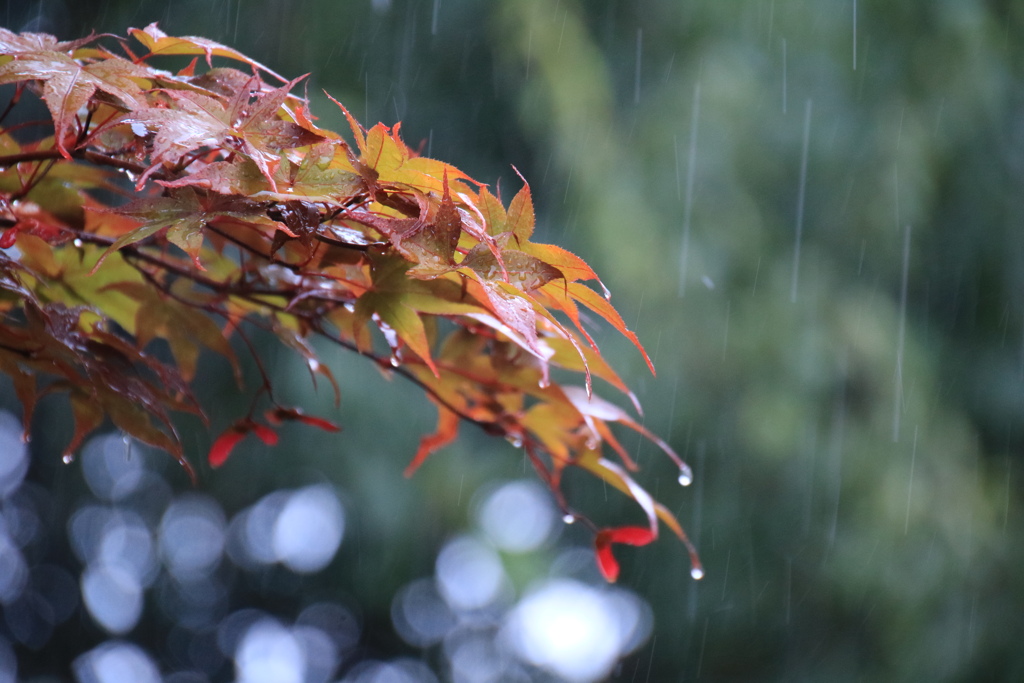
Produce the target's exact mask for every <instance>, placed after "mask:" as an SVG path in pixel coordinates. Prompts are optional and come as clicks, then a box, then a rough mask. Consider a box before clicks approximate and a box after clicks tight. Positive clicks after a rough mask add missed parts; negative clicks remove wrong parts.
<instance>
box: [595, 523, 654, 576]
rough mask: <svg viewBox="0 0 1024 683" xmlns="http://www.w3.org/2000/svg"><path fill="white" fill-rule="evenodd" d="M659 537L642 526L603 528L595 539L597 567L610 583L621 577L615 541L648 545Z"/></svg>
mask: <svg viewBox="0 0 1024 683" xmlns="http://www.w3.org/2000/svg"><path fill="white" fill-rule="evenodd" d="M656 538H657V534H655V533H654V532H653V531H651V530H650V529H648V528H647V527H642V526H622V527H618V528H615V529H602V530H601V531H599V532H597V537H596V538H595V539H594V549H595V551H596V553H597V568H598V569H600V570H601V575H602V576H604V578H605V580H606V581H608V582H609V583H614V582H615V580H616V579H618V578H619V562H618V560H616V559H615V555H613V554H612V544H613V543H623V544H626V545H637V546H639V545H647V544H648V543H650V542H651V541H653V540H655V539H656Z"/></svg>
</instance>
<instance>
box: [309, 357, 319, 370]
mask: <svg viewBox="0 0 1024 683" xmlns="http://www.w3.org/2000/svg"><path fill="white" fill-rule="evenodd" d="M309 370H310V372H319V371H320V361H318V360H317V359H316V358H310V359H309Z"/></svg>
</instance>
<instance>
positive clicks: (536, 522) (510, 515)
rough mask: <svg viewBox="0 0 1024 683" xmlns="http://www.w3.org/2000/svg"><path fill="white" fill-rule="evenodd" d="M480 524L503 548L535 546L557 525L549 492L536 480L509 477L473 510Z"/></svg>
mask: <svg viewBox="0 0 1024 683" xmlns="http://www.w3.org/2000/svg"><path fill="white" fill-rule="evenodd" d="M477 519H478V522H479V524H480V527H481V528H482V529H483V530H484V533H486V534H487V537H488V538H489V539H490V541H491V542H492V543H493V544H494V545H495V546H496V547H497V548H499V549H500V550H503V551H505V552H514V553H523V552H529V551H531V550H536V549H537V548H539V547H540V546H541V545H543V544H544V543H545V542H546V541H548V539H550V538H551V536H552V535H553V533H554V531H555V530H556V529H557V528H558V525H557V524H556V511H555V506H554V504H553V503H552V502H551V493H550V492H549V491H548V490H546V489H545V488H544V487H542V486H541V485H540V484H539V483H537V482H536V481H530V480H519V481H512V482H508V483H506V484H503V485H502V486H500V487H498V488H497V489H496V490H494V491H493V492H492V493H491V494H490V495H488V496H487V497H486V498H485V499H484V501H483V503H482V504H481V505H480V507H479V510H478V512H477Z"/></svg>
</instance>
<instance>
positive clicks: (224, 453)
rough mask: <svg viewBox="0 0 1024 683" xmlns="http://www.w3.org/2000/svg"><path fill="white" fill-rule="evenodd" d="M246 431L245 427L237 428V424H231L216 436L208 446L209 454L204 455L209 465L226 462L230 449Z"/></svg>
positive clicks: (217, 465) (218, 465) (242, 437)
mask: <svg viewBox="0 0 1024 683" xmlns="http://www.w3.org/2000/svg"><path fill="white" fill-rule="evenodd" d="M247 433H248V430H247V429H246V430H243V429H239V426H238V425H232V426H231V427H229V428H228V430H227V431H226V432H224V433H223V434H221V435H220V436H218V437H217V440H216V441H214V442H213V446H211V447H210V453H209V455H207V456H206V457H207V460H208V461H209V463H210V467H220V466H221V465H223V464H224V463H225V462H227V459H228V456H229V455H231V451H232V450H234V448H235V446H237V445H238V442H239V441H241V440H242V439H244V438H245V435H246V434H247Z"/></svg>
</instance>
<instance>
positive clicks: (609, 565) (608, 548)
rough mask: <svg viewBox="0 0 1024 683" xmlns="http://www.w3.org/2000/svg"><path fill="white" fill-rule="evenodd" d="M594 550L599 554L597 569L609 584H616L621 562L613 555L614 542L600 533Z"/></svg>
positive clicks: (595, 541)
mask: <svg viewBox="0 0 1024 683" xmlns="http://www.w3.org/2000/svg"><path fill="white" fill-rule="evenodd" d="M594 549H595V551H596V552H597V568H598V569H600V570H601V576H603V577H604V580H605V581H607V582H608V583H615V581H616V580H617V579H618V578H619V562H618V560H616V559H615V556H614V555H612V542H611V541H610V540H609V539H608V536H607V535H606V534H605V532H604V531H602V532H600V533H598V534H597V538H595V539H594Z"/></svg>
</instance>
